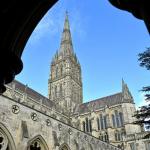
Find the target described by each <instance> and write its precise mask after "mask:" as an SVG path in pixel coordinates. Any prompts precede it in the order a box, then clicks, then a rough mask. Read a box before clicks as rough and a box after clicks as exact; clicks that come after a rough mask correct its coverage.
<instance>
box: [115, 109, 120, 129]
mask: <svg viewBox="0 0 150 150" xmlns="http://www.w3.org/2000/svg"><path fill="white" fill-rule="evenodd" d="M115 117H116V124H117V127H119V126H120V119H119V114H118V111H117V110H115Z"/></svg>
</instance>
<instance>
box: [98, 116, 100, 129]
mask: <svg viewBox="0 0 150 150" xmlns="http://www.w3.org/2000/svg"><path fill="white" fill-rule="evenodd" d="M97 129H98V130H100V124H99V118H97Z"/></svg>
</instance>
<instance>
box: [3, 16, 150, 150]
mask: <svg viewBox="0 0 150 150" xmlns="http://www.w3.org/2000/svg"><path fill="white" fill-rule="evenodd" d="M135 111H136V108H135V103H134V99H133V97H132V94H131V92H130V90H129V88H128V85H127V84H126V83H125V82H124V80H122V85H121V90H120V91H119V92H118V93H115V94H113V95H109V96H106V97H102V98H99V99H96V100H92V101H89V102H86V103H83V94H82V76H81V66H80V63H79V60H78V58H77V56H76V54H75V52H74V49H73V42H72V38H71V32H70V25H69V19H68V14H66V17H65V22H64V28H63V32H62V37H61V43H60V48H59V50H58V51H57V52H56V54H55V56H54V57H53V59H52V61H51V69H50V76H49V79H48V97H45V96H43V95H41V94H40V93H38V92H36V91H35V90H33V89H31V88H30V87H28V86H27V85H24V84H22V83H21V82H19V81H17V80H14V81H13V82H12V83H10V84H8V85H7V90H6V92H5V93H4V94H2V95H0V150H150V139H143V137H144V136H145V135H147V134H148V133H149V132H148V131H145V130H144V127H143V126H139V125H135V124H133V122H134V121H135V120H136V118H134V117H133V116H134V113H135Z"/></svg>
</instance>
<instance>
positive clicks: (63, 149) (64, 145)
mask: <svg viewBox="0 0 150 150" xmlns="http://www.w3.org/2000/svg"><path fill="white" fill-rule="evenodd" d="M59 150H70V148H69V146H68V145H67V144H66V143H64V144H62V145H61V146H60V148H59Z"/></svg>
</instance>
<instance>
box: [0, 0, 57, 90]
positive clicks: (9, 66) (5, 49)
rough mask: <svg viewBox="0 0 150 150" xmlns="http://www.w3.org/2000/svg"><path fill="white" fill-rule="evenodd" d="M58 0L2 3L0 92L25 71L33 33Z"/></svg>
mask: <svg viewBox="0 0 150 150" xmlns="http://www.w3.org/2000/svg"><path fill="white" fill-rule="evenodd" d="M56 2H57V0H2V1H1V3H0V18H1V23H0V35H1V36H0V41H1V42H0V72H1V73H0V93H3V92H4V91H5V90H6V88H5V86H4V85H5V84H7V83H10V82H11V81H12V80H13V79H14V77H15V75H16V74H18V73H20V72H21V70H22V68H23V63H22V61H21V55H22V52H23V49H24V47H25V45H26V42H27V40H28V39H29V37H30V35H31V33H32V31H33V30H34V28H35V27H36V25H37V24H38V22H39V21H40V20H41V18H42V17H43V16H44V15H45V14H46V12H47V11H48V10H49V9H50V8H51V7H52V6H53V5H54V4H55V3H56Z"/></svg>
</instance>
